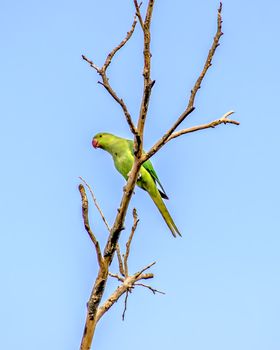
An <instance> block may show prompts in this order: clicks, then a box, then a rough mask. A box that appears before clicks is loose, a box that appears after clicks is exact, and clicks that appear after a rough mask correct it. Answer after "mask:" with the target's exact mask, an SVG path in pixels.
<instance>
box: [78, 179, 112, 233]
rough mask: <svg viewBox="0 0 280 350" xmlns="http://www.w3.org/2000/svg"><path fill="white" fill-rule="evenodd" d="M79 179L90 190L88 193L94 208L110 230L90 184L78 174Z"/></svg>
mask: <svg viewBox="0 0 280 350" xmlns="http://www.w3.org/2000/svg"><path fill="white" fill-rule="evenodd" d="M79 179H80V180H82V181H83V183H84V184H85V185H86V187H87V188H88V189H89V192H90V194H91V198H92V199H93V203H94V205H95V207H96V209H97V210H98V212H99V214H100V216H101V218H102V221H103V222H104V224H105V226H106V227H107V230H108V231H109V232H110V226H109V224H108V222H107V220H106V218H105V216H104V214H103V212H102V210H101V208H100V206H99V204H98V202H97V199H96V197H95V195H94V193H93V190H92V188H91V187H90V185H89V184H88V183H87V182H86V180H84V179H83V178H82V177H81V176H79Z"/></svg>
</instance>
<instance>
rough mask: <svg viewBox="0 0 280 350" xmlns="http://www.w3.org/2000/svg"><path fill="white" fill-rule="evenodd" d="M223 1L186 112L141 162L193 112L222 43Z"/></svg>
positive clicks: (150, 155)
mask: <svg viewBox="0 0 280 350" xmlns="http://www.w3.org/2000/svg"><path fill="white" fill-rule="evenodd" d="M221 12H222V3H220V6H219V8H218V15H217V31H216V34H215V36H214V39H213V43H212V46H211V48H210V50H209V53H208V55H207V58H206V61H205V63H204V66H203V69H202V71H201V73H200V75H199V77H198V78H197V80H196V82H195V84H194V86H193V88H192V90H191V94H190V98H189V102H188V105H187V108H186V109H185V110H184V112H183V113H182V114H181V115H180V117H179V118H178V119H177V121H176V122H175V123H174V124H173V126H172V127H171V128H170V129H169V130H168V131H167V132H166V133H165V134H164V135H163V137H162V138H161V139H160V140H158V141H157V142H156V143H155V144H154V145H153V147H152V148H151V149H150V150H149V152H147V153H146V154H145V155H143V156H142V159H141V162H142V163H144V162H145V161H146V160H147V159H149V158H150V157H152V156H153V155H154V154H155V153H156V152H157V151H159V150H160V148H161V147H162V146H163V145H164V144H166V142H167V140H168V139H169V137H170V135H171V134H172V133H173V132H174V131H175V130H176V129H177V127H178V126H179V125H180V124H181V123H182V122H183V121H184V120H185V119H186V117H187V116H188V115H189V114H191V113H192V112H193V111H194V109H195V107H194V102H195V97H196V94H197V92H198V90H199V89H200V86H201V83H202V81H203V79H204V77H205V75H206V73H207V71H208V69H209V68H210V67H211V65H212V59H213V57H214V54H215V52H216V49H217V47H218V46H219V45H220V44H219V40H220V38H221V36H222V35H223V33H222V15H221Z"/></svg>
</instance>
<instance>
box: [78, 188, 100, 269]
mask: <svg viewBox="0 0 280 350" xmlns="http://www.w3.org/2000/svg"><path fill="white" fill-rule="evenodd" d="M79 191H80V194H81V198H82V213H83V220H84V225H85V229H86V231H87V233H88V235H89V237H90V239H91V240H92V242H93V244H94V246H95V250H96V255H97V260H98V264H99V266H100V268H101V267H102V266H103V257H102V253H101V250H100V246H99V243H98V241H97V239H96V237H95V235H94V234H93V232H92V231H91V228H90V225H89V220H88V199H87V195H86V191H85V188H84V186H83V185H82V184H80V185H79Z"/></svg>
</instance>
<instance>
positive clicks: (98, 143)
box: [92, 132, 114, 150]
mask: <svg viewBox="0 0 280 350" xmlns="http://www.w3.org/2000/svg"><path fill="white" fill-rule="evenodd" d="M113 137H114V135H112V134H109V133H106V132H100V133H98V134H96V135H95V136H94V137H93V139H92V146H93V147H94V148H102V149H105V150H107V147H108V146H109V145H110V143H111V141H112V138H113Z"/></svg>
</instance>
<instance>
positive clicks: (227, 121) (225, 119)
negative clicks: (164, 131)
mask: <svg viewBox="0 0 280 350" xmlns="http://www.w3.org/2000/svg"><path fill="white" fill-rule="evenodd" d="M233 113H234V112H233V111H229V112H227V113H225V114H224V115H223V116H222V117H221V118H220V119H216V120H213V121H212V122H210V123H207V124H201V125H197V126H192V127H190V128H187V129H183V130H179V131H177V132H174V133H173V134H172V135H170V136H169V138H168V139H167V141H166V142H168V141H170V140H172V139H175V138H176V137H178V136H181V135H184V134H189V133H191V132H195V131H199V130H204V129H209V128H215V127H216V126H218V125H220V124H234V125H239V124H240V123H239V122H238V121H236V120H232V119H228V116H229V115H231V114H233Z"/></svg>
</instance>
